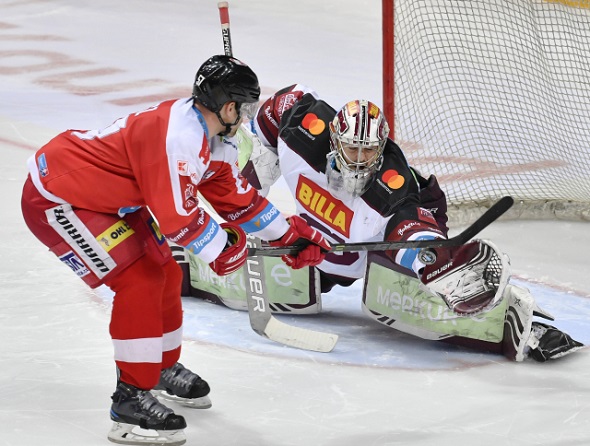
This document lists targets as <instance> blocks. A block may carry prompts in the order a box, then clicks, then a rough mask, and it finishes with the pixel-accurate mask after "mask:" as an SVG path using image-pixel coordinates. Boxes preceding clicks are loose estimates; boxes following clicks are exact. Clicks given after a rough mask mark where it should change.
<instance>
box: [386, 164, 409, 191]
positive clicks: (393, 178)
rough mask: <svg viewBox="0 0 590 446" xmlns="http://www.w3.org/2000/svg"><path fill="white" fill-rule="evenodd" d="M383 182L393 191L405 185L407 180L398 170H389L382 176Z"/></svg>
mask: <svg viewBox="0 0 590 446" xmlns="http://www.w3.org/2000/svg"><path fill="white" fill-rule="evenodd" d="M381 180H382V181H383V182H384V183H385V184H387V186H388V187H389V188H391V189H399V188H400V187H402V186H403V185H404V183H405V182H406V180H405V179H404V177H402V176H401V175H400V174H399V173H398V172H397V170H393V169H388V170H386V171H385V172H383V175H382V176H381Z"/></svg>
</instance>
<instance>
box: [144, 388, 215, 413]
mask: <svg viewBox="0 0 590 446" xmlns="http://www.w3.org/2000/svg"><path fill="white" fill-rule="evenodd" d="M152 394H153V395H154V396H156V397H159V398H162V399H163V400H166V401H171V402H173V403H177V404H180V405H182V406H184V407H190V408H191V409H209V408H210V407H211V406H212V403H211V399H210V398H209V397H208V396H207V395H205V396H202V397H201V398H181V397H179V396H176V395H171V394H170V393H168V392H166V391H165V390H152Z"/></svg>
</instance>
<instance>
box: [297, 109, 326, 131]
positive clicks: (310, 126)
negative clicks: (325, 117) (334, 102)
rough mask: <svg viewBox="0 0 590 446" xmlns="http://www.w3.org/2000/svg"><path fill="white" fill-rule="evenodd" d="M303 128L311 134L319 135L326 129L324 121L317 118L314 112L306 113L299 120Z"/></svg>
mask: <svg viewBox="0 0 590 446" xmlns="http://www.w3.org/2000/svg"><path fill="white" fill-rule="evenodd" d="M301 125H302V126H303V128H304V129H306V130H309V133H311V134H312V135H319V134H320V133H322V132H323V131H324V130H325V129H326V123H325V122H324V121H322V120H321V119H319V118H318V117H317V116H316V115H315V114H313V113H308V114H306V115H305V117H304V118H303V121H301Z"/></svg>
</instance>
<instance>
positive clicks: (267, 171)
mask: <svg viewBox="0 0 590 446" xmlns="http://www.w3.org/2000/svg"><path fill="white" fill-rule="evenodd" d="M236 142H237V146H238V165H239V167H240V169H241V171H242V175H243V176H244V177H245V178H246V179H247V180H248V182H249V183H250V184H252V186H254V187H255V188H256V189H258V190H259V191H260V194H261V195H263V196H266V195H267V194H268V191H269V189H270V186H272V185H273V184H274V183H275V182H276V181H277V180H278V179H279V177H280V176H281V169H280V167H279V157H278V155H277V153H276V149H274V148H272V147H266V146H265V145H264V144H262V141H260V138H258V136H257V135H255V134H254V133H252V132H251V131H250V129H248V127H246V126H245V125H244V124H242V125H241V126H240V128H239V129H238V132H237V133H236Z"/></svg>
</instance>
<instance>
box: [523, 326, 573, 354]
mask: <svg viewBox="0 0 590 446" xmlns="http://www.w3.org/2000/svg"><path fill="white" fill-rule="evenodd" d="M529 344H530V345H531V351H530V356H531V358H533V359H534V360H535V361H538V362H545V361H547V360H549V359H557V358H561V357H562V356H565V355H569V354H570V353H573V352H575V351H576V350H579V349H581V348H582V347H584V344H582V343H581V342H578V341H576V340H574V339H572V337H571V336H570V335H568V334H567V333H564V332H563V331H561V330H558V329H557V328H555V327H554V326H552V325H547V324H542V323H540V322H533V329H532V332H531V340H530V341H529Z"/></svg>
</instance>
